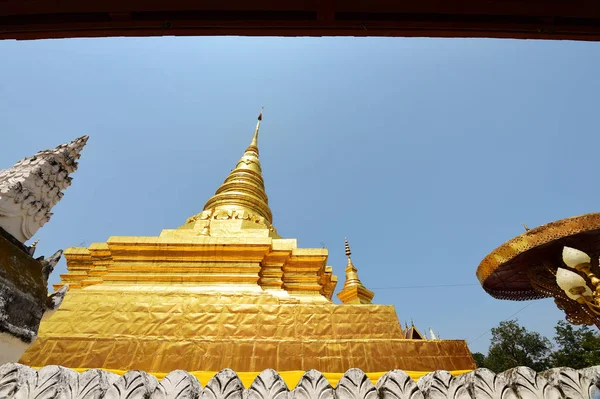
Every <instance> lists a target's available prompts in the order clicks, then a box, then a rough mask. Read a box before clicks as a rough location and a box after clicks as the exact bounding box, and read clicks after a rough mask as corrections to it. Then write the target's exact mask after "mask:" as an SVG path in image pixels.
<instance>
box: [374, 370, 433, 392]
mask: <svg viewBox="0 0 600 399" xmlns="http://www.w3.org/2000/svg"><path fill="white" fill-rule="evenodd" d="M376 388H377V392H378V393H379V398H380V399H423V398H424V397H423V393H422V392H421V391H420V390H419V387H418V386H417V383H416V382H414V381H413V380H412V378H410V376H409V375H408V374H406V373H405V372H404V371H402V370H392V371H390V372H388V373H386V374H385V375H384V376H383V377H381V378H380V379H379V381H377V385H376Z"/></svg>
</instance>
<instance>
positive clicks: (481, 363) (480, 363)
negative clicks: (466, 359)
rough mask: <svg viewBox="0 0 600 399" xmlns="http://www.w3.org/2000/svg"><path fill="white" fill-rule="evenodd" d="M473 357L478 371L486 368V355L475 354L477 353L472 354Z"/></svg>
mask: <svg viewBox="0 0 600 399" xmlns="http://www.w3.org/2000/svg"><path fill="white" fill-rule="evenodd" d="M472 355H473V360H475V364H476V365H477V368H478V369H479V368H482V367H485V355H484V354H483V353H480V352H475V353H472Z"/></svg>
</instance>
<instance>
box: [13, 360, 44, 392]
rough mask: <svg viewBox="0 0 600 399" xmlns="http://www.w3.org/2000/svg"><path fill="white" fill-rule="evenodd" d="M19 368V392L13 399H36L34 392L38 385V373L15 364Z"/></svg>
mask: <svg viewBox="0 0 600 399" xmlns="http://www.w3.org/2000/svg"><path fill="white" fill-rule="evenodd" d="M15 366H17V367H18V377H17V381H18V384H17V386H18V388H17V392H15V394H14V396H13V398H14V399H30V398H34V396H33V392H34V390H35V386H36V384H37V378H38V375H37V371H35V370H34V369H32V368H30V367H27V366H23V365H20V364H15Z"/></svg>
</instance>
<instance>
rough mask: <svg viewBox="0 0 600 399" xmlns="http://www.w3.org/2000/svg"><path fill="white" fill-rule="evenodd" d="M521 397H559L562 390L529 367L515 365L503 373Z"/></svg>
mask: <svg viewBox="0 0 600 399" xmlns="http://www.w3.org/2000/svg"><path fill="white" fill-rule="evenodd" d="M502 375H503V376H504V377H506V379H507V381H508V384H509V385H510V386H511V387H512V388H513V389H514V390H515V392H516V393H517V395H518V397H519V398H520V399H538V398H545V399H559V398H562V396H561V394H560V392H559V391H558V390H557V389H556V388H555V387H553V386H551V385H550V384H548V381H547V380H546V379H545V378H544V377H542V376H541V375H540V374H538V373H536V372H535V371H533V370H532V369H530V368H529V367H515V368H513V369H510V370H507V371H505V372H503V373H502Z"/></svg>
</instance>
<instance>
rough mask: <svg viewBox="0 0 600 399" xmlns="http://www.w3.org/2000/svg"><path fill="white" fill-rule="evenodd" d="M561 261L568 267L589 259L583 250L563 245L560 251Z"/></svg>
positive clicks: (588, 261)
mask: <svg viewBox="0 0 600 399" xmlns="http://www.w3.org/2000/svg"><path fill="white" fill-rule="evenodd" d="M562 258H563V262H565V265H567V266H569V267H575V266H577V265H581V264H582V263H590V261H591V259H590V257H589V256H588V254H586V253H585V252H583V251H580V250H578V249H575V248H571V247H564V248H563V252H562Z"/></svg>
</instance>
